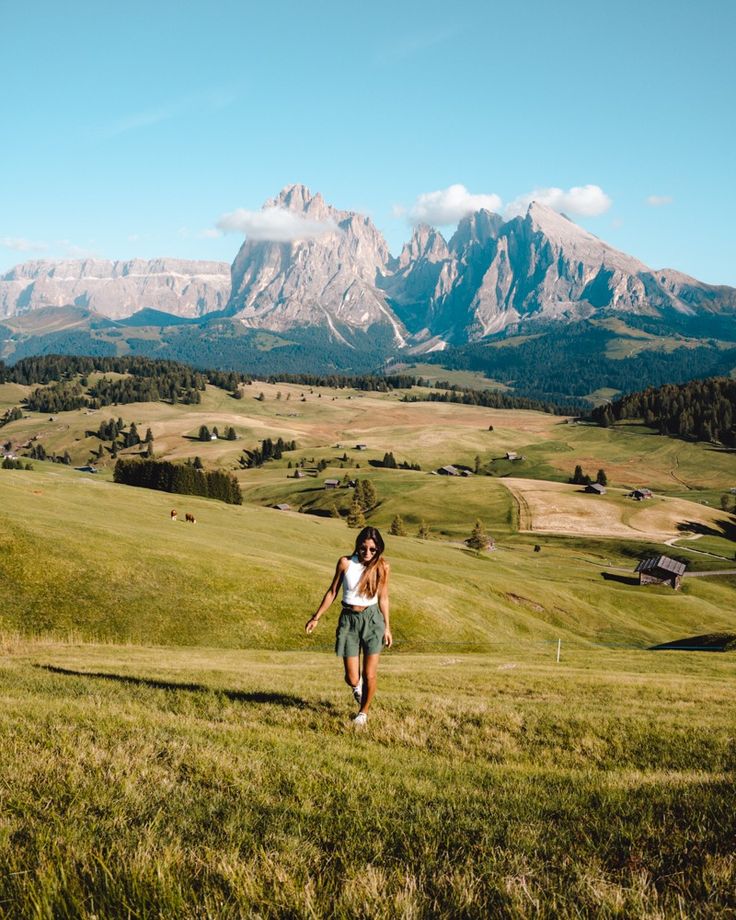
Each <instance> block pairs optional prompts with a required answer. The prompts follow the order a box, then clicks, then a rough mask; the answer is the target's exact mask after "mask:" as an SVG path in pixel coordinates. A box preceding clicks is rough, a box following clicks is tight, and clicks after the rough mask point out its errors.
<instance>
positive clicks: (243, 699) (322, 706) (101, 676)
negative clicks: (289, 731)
mask: <svg viewBox="0 0 736 920" xmlns="http://www.w3.org/2000/svg"><path fill="white" fill-rule="evenodd" d="M33 667H34V668H40V669H42V670H44V671H50V672H51V673H52V674H63V675H64V676H66V677H92V678H96V679H98V680H111V681H115V682H116V683H119V684H128V685H129V686H134V687H151V688H152V689H154V690H177V691H179V690H183V691H185V692H188V693H214V694H218V695H220V696H224V697H226V698H227V699H228V700H232V701H233V702H236V703H266V704H271V705H273V706H283V707H284V708H285V709H311V710H313V711H315V712H332V711H334V709H335V705H334V703H331V702H329V701H320V702H318V703H315V702H311V701H310V700H305V699H303V698H302V697H300V696H293V695H292V694H290V693H275V692H273V691H267V690H250V691H247V690H223V689H220V688H219V687H207V686H206V685H205V684H195V683H182V684H180V683H176V682H174V681H169V680H156V679H155V678H152V677H134V676H133V675H131V674H110V673H107V672H105V671H75V670H73V669H72V668H60V667H58V666H57V665H53V664H34V665H33Z"/></svg>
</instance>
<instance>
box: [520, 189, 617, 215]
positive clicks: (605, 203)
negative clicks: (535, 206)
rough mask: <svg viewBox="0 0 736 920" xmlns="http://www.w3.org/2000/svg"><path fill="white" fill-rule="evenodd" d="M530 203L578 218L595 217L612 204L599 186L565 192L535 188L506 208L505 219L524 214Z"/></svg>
mask: <svg viewBox="0 0 736 920" xmlns="http://www.w3.org/2000/svg"><path fill="white" fill-rule="evenodd" d="M532 201H537V202H539V204H544V205H546V206H547V207H548V208H552V210H553V211H559V212H561V213H562V212H564V213H565V214H575V215H577V216H579V217H597V216H598V215H599V214H603V213H605V212H606V211H607V210H608V209H609V208H610V207H611V205H612V204H613V202H612V201H611V199H610V198H609V197H608V195H606V193H605V192H604V191H603V189H602V188H601V187H600V186H599V185H576V186H573V187H572V188H569V189H567V191H565V190H564V189H561V188H554V187H552V188H535V189H534V191H532V192H529V193H527V194H526V195H519V196H518V198H514V200H513V201H511V202H509V204H508V205H507V206H506V210H505V212H504V213H505V216H506V217H518V216H520V215H523V214H526V209H527V208H528V207H529V205H530V204H531V202H532Z"/></svg>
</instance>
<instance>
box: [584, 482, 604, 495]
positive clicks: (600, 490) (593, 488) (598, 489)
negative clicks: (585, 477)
mask: <svg viewBox="0 0 736 920" xmlns="http://www.w3.org/2000/svg"><path fill="white" fill-rule="evenodd" d="M585 491H586V492H589V493H590V494H591V495H605V494H606V488H605V486H602V485H601V484H600V483H599V482H591V484H590V485H589V486H586V487H585Z"/></svg>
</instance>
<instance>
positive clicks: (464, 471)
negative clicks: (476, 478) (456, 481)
mask: <svg viewBox="0 0 736 920" xmlns="http://www.w3.org/2000/svg"><path fill="white" fill-rule="evenodd" d="M460 475H461V476H472V475H474V474H473V471H472V470H460Z"/></svg>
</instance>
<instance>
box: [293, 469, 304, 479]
mask: <svg viewBox="0 0 736 920" xmlns="http://www.w3.org/2000/svg"><path fill="white" fill-rule="evenodd" d="M294 479H304V473H302V471H301V470H294Z"/></svg>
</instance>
